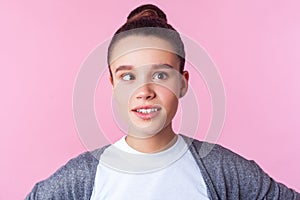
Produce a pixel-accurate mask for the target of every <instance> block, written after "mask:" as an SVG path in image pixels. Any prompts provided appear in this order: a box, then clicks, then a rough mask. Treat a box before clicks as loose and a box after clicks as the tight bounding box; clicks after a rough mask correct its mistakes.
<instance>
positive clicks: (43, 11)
mask: <svg viewBox="0 0 300 200" xmlns="http://www.w3.org/2000/svg"><path fill="white" fill-rule="evenodd" d="M102 2H103V1H102ZM102 2H101V1H85V2H84V1H59V0H54V1H37V0H36V1H32V0H28V1H21V0H19V1H17V0H14V1H8V0H7V1H5V0H2V1H1V5H0V24H1V38H0V53H1V59H0V65H1V73H0V74H1V78H0V90H1V92H2V94H1V100H0V101H1V104H0V105H1V114H0V120H1V141H0V157H1V160H2V161H1V165H0V177H1V182H0V184H1V185H0V188H1V190H0V199H22V198H24V197H25V195H26V194H27V193H28V192H29V191H30V190H31V189H32V187H33V185H34V183H36V182H37V181H39V180H42V179H44V178H46V177H48V176H49V175H50V174H52V173H53V172H54V171H55V170H56V169H57V168H58V167H60V166H61V165H63V164H64V163H65V162H67V161H68V160H69V159H70V158H72V157H74V156H76V155H78V154H79V153H81V152H83V151H85V150H86V149H85V147H84V146H83V145H82V143H81V141H80V138H79V136H78V134H77V132H76V128H75V123H74V121H73V114H72V92H73V85H74V82H75V78H76V75H77V73H78V71H79V70H80V64H81V63H82V62H83V60H84V59H85V58H86V57H87V55H88V54H89V53H90V51H91V50H92V49H93V48H95V47H96V45H97V44H99V43H101V42H103V41H105V40H106V39H108V38H109V37H111V36H112V34H113V33H114V31H115V30H116V29H117V28H118V27H119V26H120V25H121V24H122V23H123V22H124V21H125V17H126V16H127V14H128V13H129V11H131V9H133V8H134V7H136V6H137V5H140V4H141V3H143V2H145V1H133V0H132V1H110V2H108V1H107V2H106V3H102ZM147 2H148V1H147ZM152 2H153V3H155V2H156V1H152ZM157 5H159V6H160V7H161V8H162V9H163V10H164V11H165V12H166V13H167V16H168V19H169V22H170V23H171V24H172V25H174V27H175V28H177V30H178V31H180V32H181V33H183V34H185V35H188V36H189V37H191V38H193V39H194V40H196V41H197V42H198V43H199V44H201V45H202V46H204V47H205V48H206V50H207V51H208V53H209V54H210V56H211V57H212V59H213V60H214V62H215V63H216V64H217V66H218V69H219V71H220V73H221V75H222V78H223V81H224V84H225V89H226V95H227V117H226V121H225V125H224V129H223V132H222V135H221V137H220V139H219V141H218V143H220V144H222V145H223V146H225V147H228V148H230V149H232V150H233V151H235V152H237V153H239V154H241V155H243V156H244V157H246V158H248V159H254V160H255V161H256V162H257V163H259V164H260V166H261V167H262V168H263V169H264V170H265V171H266V172H267V173H269V174H270V175H271V176H272V177H273V178H275V179H276V180H277V181H280V182H282V183H285V184H287V185H288V186H290V187H292V188H295V189H297V190H298V191H300V173H299V169H300V157H299V151H300V123H299V115H300V103H299V102H300V92H299V91H300V79H299V74H300V68H299V66H300V56H299V52H300V37H299V35H300V25H299V21H300V12H299V10H300V4H299V2H298V1H296V0H289V1H274V0H265V1H260V0H255V1H239V0H236V1H233V0H222V1H196V0H195V1H178V3H177V4H175V3H174V2H172V1H167V0H165V1H157ZM199 81H201V80H199ZM103 87H104V91H103V92H104V93H110V92H111V89H110V87H109V84H108V82H107V85H106V86H103ZM97 99H100V100H99V101H101V98H97ZM100 103H101V102H100ZM200 139H201V138H200Z"/></svg>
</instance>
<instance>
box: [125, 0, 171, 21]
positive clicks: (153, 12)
mask: <svg viewBox="0 0 300 200" xmlns="http://www.w3.org/2000/svg"><path fill="white" fill-rule="evenodd" d="M142 17H151V18H159V19H161V20H163V21H165V22H167V16H166V14H165V13H164V12H163V11H162V10H161V9H159V8H158V7H157V6H155V5H153V4H145V5H141V6H139V7H137V8H135V9H134V10H133V11H131V12H130V14H129V15H128V17H127V22H130V21H135V20H139V19H140V18H142Z"/></svg>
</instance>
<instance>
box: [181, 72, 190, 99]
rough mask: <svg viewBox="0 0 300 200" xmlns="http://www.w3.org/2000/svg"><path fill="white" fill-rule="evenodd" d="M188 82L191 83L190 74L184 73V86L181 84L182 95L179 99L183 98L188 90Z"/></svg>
mask: <svg viewBox="0 0 300 200" xmlns="http://www.w3.org/2000/svg"><path fill="white" fill-rule="evenodd" d="M188 81H189V72H188V71H183V73H182V84H181V89H180V95H179V97H180V98H181V97H183V96H184V95H185V94H186V93H187V90H188Z"/></svg>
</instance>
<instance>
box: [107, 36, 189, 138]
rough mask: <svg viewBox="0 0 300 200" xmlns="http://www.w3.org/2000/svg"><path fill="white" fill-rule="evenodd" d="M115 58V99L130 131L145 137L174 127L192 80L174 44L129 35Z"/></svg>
mask: <svg viewBox="0 0 300 200" xmlns="http://www.w3.org/2000/svg"><path fill="white" fill-rule="evenodd" d="M111 58H112V59H111V60H112V61H111V64H110V67H111V71H112V76H113V77H112V80H111V82H112V85H113V94H114V100H115V101H116V102H117V105H118V111H119V112H120V114H121V116H122V117H123V119H124V120H125V121H126V123H127V124H128V128H129V130H128V134H130V135H132V136H135V137H141V138H145V137H151V136H153V135H155V134H158V133H160V132H161V131H162V130H164V129H168V128H171V126H172V119H173V118H174V116H175V114H176V111H177V107H178V98H179V97H181V96H183V95H184V94H185V93H186V90H187V80H188V73H187V72H186V71H185V72H184V73H183V74H180V73H179V63H180V62H179V58H178V57H177V55H176V54H174V53H173V50H172V47H171V45H170V44H169V43H168V42H167V41H164V40H162V39H160V38H157V37H154V36H129V37H126V38H124V39H121V40H120V41H119V42H118V43H117V44H116V45H115V47H114V49H113V51H112V55H111Z"/></svg>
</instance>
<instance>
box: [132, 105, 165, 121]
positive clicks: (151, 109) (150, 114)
mask: <svg viewBox="0 0 300 200" xmlns="http://www.w3.org/2000/svg"><path fill="white" fill-rule="evenodd" d="M160 110H161V107H159V106H152V105H145V106H138V107H135V108H134V109H132V110H131V111H133V112H134V113H135V115H136V116H137V117H139V118H141V119H143V120H149V119H152V118H154V117H155V116H156V115H158V113H159V112H160Z"/></svg>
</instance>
